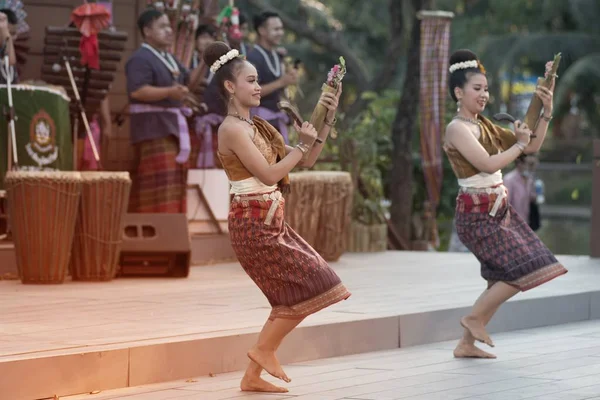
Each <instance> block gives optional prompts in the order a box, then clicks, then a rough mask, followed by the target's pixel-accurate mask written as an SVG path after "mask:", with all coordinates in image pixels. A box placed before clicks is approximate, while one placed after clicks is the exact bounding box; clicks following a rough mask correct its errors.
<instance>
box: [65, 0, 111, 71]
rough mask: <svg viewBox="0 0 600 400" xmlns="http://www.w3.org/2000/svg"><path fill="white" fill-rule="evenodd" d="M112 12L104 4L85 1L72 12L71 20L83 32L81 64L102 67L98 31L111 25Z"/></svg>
mask: <svg viewBox="0 0 600 400" xmlns="http://www.w3.org/2000/svg"><path fill="white" fill-rule="evenodd" d="M110 20H111V12H110V11H109V10H108V9H107V8H106V7H105V6H104V5H102V4H96V3H87V2H86V3H84V4H82V5H81V6H79V7H77V8H75V9H74V10H73V12H72V13H71V21H72V22H73V23H74V24H75V26H77V28H78V29H79V32H81V39H80V40H79V51H80V52H81V65H87V66H88V67H89V68H91V69H100V52H99V45H98V32H100V31H101V30H102V29H105V28H107V27H108V26H109V25H110Z"/></svg>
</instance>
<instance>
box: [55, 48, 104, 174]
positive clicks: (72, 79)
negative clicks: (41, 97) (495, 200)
mask: <svg viewBox="0 0 600 400" xmlns="http://www.w3.org/2000/svg"><path fill="white" fill-rule="evenodd" d="M66 47H67V44H66V41H65V43H64V49H66ZM60 58H62V60H63V62H64V64H65V68H66V70H67V74H68V76H69V81H70V82H71V88H72V89H73V94H74V95H75V102H76V104H77V108H78V109H79V114H80V116H81V120H82V122H83V126H84V128H85V130H86V133H87V138H88V140H89V141H90V145H91V146H92V152H93V153H94V158H95V159H96V162H97V163H98V166H99V167H100V169H102V164H101V162H100V156H99V154H98V149H97V148H96V143H95V142H94V137H93V136H92V130H91V129H90V124H89V122H88V119H87V115H86V114H85V108H84V106H83V102H82V101H81V97H80V96H79V89H77V83H75V77H74V76H73V71H72V69H71V63H70V62H69V59H68V57H67V56H66V55H65V54H63V53H62V52H61V54H59V59H60ZM56 69H57V70H58V71H60V65H56ZM88 73H89V70H87V71H86V75H88ZM86 78H87V76H86ZM84 90H86V91H87V89H85V88H84ZM78 125H79V121H78V118H77V116H75V118H74V127H73V130H74V133H73V153H74V154H73V168H74V169H75V170H76V169H77V161H78V158H77V140H78V137H77V136H78V135H77V130H78Z"/></svg>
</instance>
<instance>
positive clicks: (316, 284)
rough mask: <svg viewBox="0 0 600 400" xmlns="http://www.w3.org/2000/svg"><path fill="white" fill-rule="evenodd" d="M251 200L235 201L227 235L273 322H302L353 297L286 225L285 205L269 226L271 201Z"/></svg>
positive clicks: (281, 203)
mask: <svg viewBox="0 0 600 400" xmlns="http://www.w3.org/2000/svg"><path fill="white" fill-rule="evenodd" d="M249 196H250V195H249ZM249 196H243V195H242V196H237V195H236V196H235V197H234V198H233V201H232V203H231V209H230V212H229V218H228V220H229V235H230V237H231V245H232V247H233V249H234V251H235V254H236V256H237V258H238V260H239V262H240V264H241V265H242V267H243V268H244V270H245V271H246V273H247V274H248V276H250V278H251V279H252V280H253V281H254V283H256V285H257V286H258V287H259V289H260V290H261V291H262V292H263V294H264V295H265V296H266V297H267V299H268V301H269V303H270V304H271V306H272V307H273V309H272V311H271V315H270V317H269V319H271V320H273V319H276V318H289V319H301V318H304V317H306V316H308V315H311V314H314V313H315V312H317V311H319V310H321V309H323V308H325V307H328V306H330V305H332V304H335V303H337V302H339V301H342V300H345V299H347V298H348V297H350V292H349V291H348V290H347V289H346V287H345V286H344V284H343V283H342V282H341V280H340V278H339V277H338V276H337V274H336V273H335V272H334V271H333V269H331V267H329V265H328V264H327V262H326V261H325V260H324V259H323V258H322V257H321V256H320V255H319V254H318V253H317V252H316V251H315V250H314V249H313V248H312V247H310V245H309V244H308V243H306V241H305V240H304V239H302V238H301V237H300V236H299V235H298V234H297V233H296V232H294V230H293V229H292V228H290V227H289V226H288V224H287V223H286V222H285V221H284V204H285V200H284V199H283V198H281V200H278V201H279V205H278V207H277V209H276V211H275V213H274V214H273V218H272V219H271V220H270V221H267V222H269V224H268V225H267V224H266V223H265V219H266V218H267V214H268V213H269V209H270V208H271V205H272V203H273V200H262V199H261V200H246V199H245V197H246V198H248V197H249Z"/></svg>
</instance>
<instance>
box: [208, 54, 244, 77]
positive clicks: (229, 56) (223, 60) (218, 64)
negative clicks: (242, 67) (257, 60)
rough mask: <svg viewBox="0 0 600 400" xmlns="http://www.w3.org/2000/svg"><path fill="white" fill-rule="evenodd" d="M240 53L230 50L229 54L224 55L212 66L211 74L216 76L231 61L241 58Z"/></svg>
mask: <svg viewBox="0 0 600 400" xmlns="http://www.w3.org/2000/svg"><path fill="white" fill-rule="evenodd" d="M239 55H240V52H239V51H237V50H236V49H233V50H229V51H228V52H227V54H223V55H222V56H221V57H220V58H219V59H218V60H217V61H215V62H214V64H213V65H211V66H210V70H211V72H212V73H213V74H214V73H216V72H217V71H218V70H219V68H221V67H222V66H223V65H225V64H227V63H228V62H229V61H231V60H233V59H234V58H237V57H239Z"/></svg>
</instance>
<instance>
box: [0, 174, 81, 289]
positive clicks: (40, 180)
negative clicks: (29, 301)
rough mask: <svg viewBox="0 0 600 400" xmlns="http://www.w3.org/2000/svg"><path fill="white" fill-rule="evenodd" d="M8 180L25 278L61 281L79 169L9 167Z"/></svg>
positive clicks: (73, 218) (19, 264)
mask: <svg viewBox="0 0 600 400" xmlns="http://www.w3.org/2000/svg"><path fill="white" fill-rule="evenodd" d="M5 184H6V193H7V196H8V214H9V219H10V225H11V228H12V235H13V240H14V244H15V255H16V259H17V268H18V271H19V277H20V278H21V282H23V283H62V282H63V281H64V279H65V276H66V274H67V268H68V266H69V256H70V254H71V246H72V244H73V233H74V231H75V222H76V218H77V208H78V205H79V197H80V194H81V175H80V173H79V172H30V171H8V172H7V173H6V178H5Z"/></svg>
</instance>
